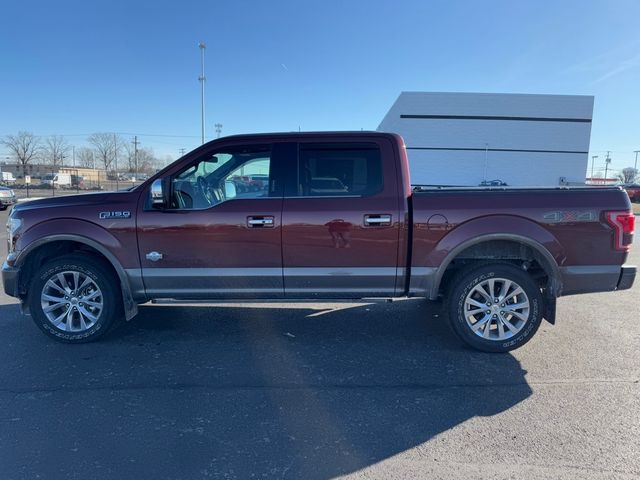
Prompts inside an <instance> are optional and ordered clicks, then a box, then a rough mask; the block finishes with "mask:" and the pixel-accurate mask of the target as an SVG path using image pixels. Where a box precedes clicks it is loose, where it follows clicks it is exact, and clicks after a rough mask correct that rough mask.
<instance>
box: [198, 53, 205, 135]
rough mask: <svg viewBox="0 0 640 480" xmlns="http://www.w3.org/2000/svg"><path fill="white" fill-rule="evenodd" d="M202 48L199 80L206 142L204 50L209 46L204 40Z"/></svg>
mask: <svg viewBox="0 0 640 480" xmlns="http://www.w3.org/2000/svg"><path fill="white" fill-rule="evenodd" d="M198 47H199V48H200V66H201V71H200V76H199V77H198V80H199V81H200V109H201V111H202V143H204V82H205V81H206V80H207V79H206V77H205V76H204V51H205V49H206V48H207V46H206V45H205V43H204V42H200V43H199V44H198Z"/></svg>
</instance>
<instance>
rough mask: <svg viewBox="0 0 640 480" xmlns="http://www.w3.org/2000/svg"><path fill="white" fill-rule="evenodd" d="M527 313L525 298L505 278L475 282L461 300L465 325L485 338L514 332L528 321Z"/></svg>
mask: <svg viewBox="0 0 640 480" xmlns="http://www.w3.org/2000/svg"><path fill="white" fill-rule="evenodd" d="M529 312H530V306H529V297H527V294H526V293H525V292H524V290H523V289H522V287H521V286H520V285H518V284H517V283H516V282H514V281H513V280H509V279H507V278H490V279H488V280H484V281H482V282H480V283H478V284H477V285H476V286H475V287H473V288H472V289H471V291H470V292H469V293H468V294H467V296H466V297H465V300H464V318H465V319H466V321H467V325H468V326H469V328H470V329H471V331H472V332H473V333H475V334H476V335H477V336H479V337H481V338H484V339H485V340H493V341H503V340H507V339H509V338H511V337H513V336H514V335H517V334H518V333H519V332H520V331H521V330H522V329H523V328H524V326H525V325H526V324H527V322H528V321H529Z"/></svg>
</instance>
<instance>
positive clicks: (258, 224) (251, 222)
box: [247, 215, 273, 228]
mask: <svg viewBox="0 0 640 480" xmlns="http://www.w3.org/2000/svg"><path fill="white" fill-rule="evenodd" d="M247 226H248V227H249V228H269V227H271V228H273V217H272V216H271V215H256V216H252V217H247Z"/></svg>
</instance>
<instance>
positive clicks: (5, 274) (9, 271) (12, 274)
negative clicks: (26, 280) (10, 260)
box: [2, 262, 20, 297]
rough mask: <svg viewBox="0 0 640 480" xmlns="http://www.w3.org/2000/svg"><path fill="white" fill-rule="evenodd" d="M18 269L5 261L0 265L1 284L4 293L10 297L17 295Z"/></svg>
mask: <svg viewBox="0 0 640 480" xmlns="http://www.w3.org/2000/svg"><path fill="white" fill-rule="evenodd" d="M19 272H20V269H18V268H15V267H10V266H9V265H8V264H7V262H4V264H3V265H2V285H3V287H4V293H6V294H7V295H9V296H11V297H18V295H19V292H18V274H19Z"/></svg>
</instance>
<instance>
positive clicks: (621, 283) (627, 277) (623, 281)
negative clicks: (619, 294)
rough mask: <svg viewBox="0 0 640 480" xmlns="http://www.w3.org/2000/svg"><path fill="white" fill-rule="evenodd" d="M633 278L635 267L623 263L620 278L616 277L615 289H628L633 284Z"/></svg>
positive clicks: (634, 276) (634, 277)
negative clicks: (616, 284) (616, 285)
mask: <svg viewBox="0 0 640 480" xmlns="http://www.w3.org/2000/svg"><path fill="white" fill-rule="evenodd" d="M635 279H636V267H632V266H629V265H623V266H622V269H621V271H620V278H619V279H618V287H617V288H616V290H628V289H629V288H631V287H632V286H633V281H634V280H635Z"/></svg>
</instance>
